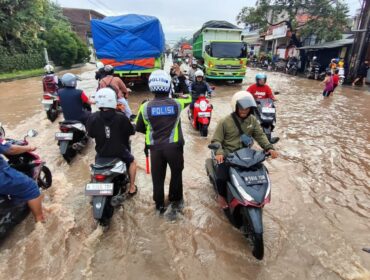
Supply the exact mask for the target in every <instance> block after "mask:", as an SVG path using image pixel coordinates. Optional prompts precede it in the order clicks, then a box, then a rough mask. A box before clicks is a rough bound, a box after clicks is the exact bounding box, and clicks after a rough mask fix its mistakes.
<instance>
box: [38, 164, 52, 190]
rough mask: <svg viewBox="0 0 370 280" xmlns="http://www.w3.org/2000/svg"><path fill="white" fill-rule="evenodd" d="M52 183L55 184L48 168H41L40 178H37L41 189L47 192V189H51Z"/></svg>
mask: <svg viewBox="0 0 370 280" xmlns="http://www.w3.org/2000/svg"><path fill="white" fill-rule="evenodd" d="M52 183H53V179H52V176H51V171H50V169H49V168H48V167H46V166H43V167H42V168H41V171H40V174H39V177H38V178H37V185H38V186H39V187H40V188H42V189H44V190H46V189H48V188H50V186H51V184H52Z"/></svg>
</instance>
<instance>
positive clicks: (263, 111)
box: [262, 107, 275, 114]
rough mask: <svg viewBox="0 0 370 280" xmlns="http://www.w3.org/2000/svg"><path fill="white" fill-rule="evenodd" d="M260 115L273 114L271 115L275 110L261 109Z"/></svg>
mask: <svg viewBox="0 0 370 280" xmlns="http://www.w3.org/2000/svg"><path fill="white" fill-rule="evenodd" d="M262 113H265V114H273V113H275V108H268V107H263V108H262Z"/></svg>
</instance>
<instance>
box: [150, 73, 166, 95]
mask: <svg viewBox="0 0 370 280" xmlns="http://www.w3.org/2000/svg"><path fill="white" fill-rule="evenodd" d="M170 88H171V77H170V76H169V75H168V74H167V72H166V71H164V70H155V71H154V72H153V73H152V74H150V76H149V89H150V91H151V92H153V93H168V92H169V91H170Z"/></svg>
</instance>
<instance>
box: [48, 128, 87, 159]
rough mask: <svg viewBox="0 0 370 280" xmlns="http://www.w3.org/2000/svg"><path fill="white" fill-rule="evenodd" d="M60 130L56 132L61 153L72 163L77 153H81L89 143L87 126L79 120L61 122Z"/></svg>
mask: <svg viewBox="0 0 370 280" xmlns="http://www.w3.org/2000/svg"><path fill="white" fill-rule="evenodd" d="M59 130H60V132H57V133H55V140H57V141H58V146H59V150H60V154H61V155H62V156H63V158H64V159H65V160H66V162H67V163H70V162H71V161H72V159H73V158H74V157H75V156H76V154H77V153H80V152H81V151H82V150H83V149H84V148H85V146H86V145H87V143H88V140H89V137H88V136H87V132H86V128H85V126H84V125H83V124H82V123H81V122H79V121H63V122H59Z"/></svg>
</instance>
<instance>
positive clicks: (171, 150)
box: [136, 70, 191, 214]
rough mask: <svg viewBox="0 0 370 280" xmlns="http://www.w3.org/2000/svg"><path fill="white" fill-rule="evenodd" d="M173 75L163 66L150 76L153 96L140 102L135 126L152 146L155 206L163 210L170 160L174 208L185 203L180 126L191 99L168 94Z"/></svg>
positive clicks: (182, 139)
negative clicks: (183, 112)
mask: <svg viewBox="0 0 370 280" xmlns="http://www.w3.org/2000/svg"><path fill="white" fill-rule="evenodd" d="M170 88H171V78H170V76H169V75H168V74H167V73H166V72H165V71H163V70H156V71H154V72H153V73H152V74H151V75H150V77H149V89H150V91H151V92H152V93H153V94H154V95H155V97H154V99H153V100H151V101H148V102H146V103H144V104H142V105H141V107H140V109H139V113H138V117H137V119H136V130H137V131H138V132H141V133H145V135H146V137H145V142H146V145H147V146H148V147H149V149H150V153H151V165H152V180H153V199H154V201H155V204H156V209H157V210H158V211H159V212H160V213H161V214H162V213H164V212H165V210H166V207H165V204H164V180H165V177H166V169H167V164H168V165H169V166H170V169H171V181H170V189H169V201H170V203H171V207H172V209H176V210H180V209H181V208H182V207H183V187H182V170H183V169H184V156H183V146H184V138H183V134H182V130H181V121H180V114H181V111H182V110H183V109H184V108H185V107H186V106H187V105H189V104H190V103H191V96H189V97H187V98H179V99H171V98H169V97H168V94H169V92H170Z"/></svg>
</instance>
